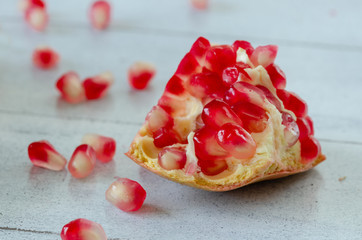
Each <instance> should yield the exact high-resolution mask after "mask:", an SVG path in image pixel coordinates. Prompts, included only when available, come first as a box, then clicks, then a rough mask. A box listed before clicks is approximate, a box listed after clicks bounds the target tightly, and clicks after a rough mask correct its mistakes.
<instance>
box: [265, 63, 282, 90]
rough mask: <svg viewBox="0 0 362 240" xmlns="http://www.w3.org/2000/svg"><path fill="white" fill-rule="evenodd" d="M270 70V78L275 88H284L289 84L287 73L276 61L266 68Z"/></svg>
mask: <svg viewBox="0 0 362 240" xmlns="http://www.w3.org/2000/svg"><path fill="white" fill-rule="evenodd" d="M265 70H266V71H267V72H268V74H269V77H270V80H271V81H272V83H273V86H274V87H275V88H279V89H284V88H285V86H286V84H287V78H286V76H285V73H284V72H283V70H282V69H280V67H279V66H278V65H276V64H274V63H272V64H270V65H269V66H267V67H266V68H265Z"/></svg>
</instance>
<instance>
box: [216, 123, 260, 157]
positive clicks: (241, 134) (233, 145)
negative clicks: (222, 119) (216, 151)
mask: <svg viewBox="0 0 362 240" xmlns="http://www.w3.org/2000/svg"><path fill="white" fill-rule="evenodd" d="M217 142H218V143H219V144H220V146H221V147H223V148H224V149H225V150H226V151H228V152H229V153H230V154H231V155H232V156H233V157H235V158H240V159H247V158H251V157H252V156H254V154H255V152H256V143H255V141H254V139H253V137H252V136H251V135H250V134H249V133H248V132H247V131H246V130H245V129H244V128H242V127H241V126H238V125H236V124H233V123H226V124H224V125H223V126H222V127H221V128H220V130H219V132H218V133H217Z"/></svg>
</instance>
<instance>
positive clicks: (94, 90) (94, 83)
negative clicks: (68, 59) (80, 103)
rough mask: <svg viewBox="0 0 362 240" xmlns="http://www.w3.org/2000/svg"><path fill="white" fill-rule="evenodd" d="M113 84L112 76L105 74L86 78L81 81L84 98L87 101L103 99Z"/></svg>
mask: <svg viewBox="0 0 362 240" xmlns="http://www.w3.org/2000/svg"><path fill="white" fill-rule="evenodd" d="M113 82H114V78H113V75H112V74H111V73H110V72H105V73H102V74H99V75H97V76H94V77H89V78H86V79H85V80H84V81H83V88H84V91H85V96H86V98H87V99H88V100H95V99H100V98H102V97H104V96H105V95H106V94H107V92H108V90H109V88H110V87H111V85H112V84H113Z"/></svg>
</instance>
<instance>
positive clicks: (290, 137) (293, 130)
mask: <svg viewBox="0 0 362 240" xmlns="http://www.w3.org/2000/svg"><path fill="white" fill-rule="evenodd" d="M282 124H283V125H284V126H285V128H284V139H285V141H286V143H287V145H288V146H289V147H291V146H293V145H294V144H295V143H296V142H297V141H298V138H299V128H298V124H297V123H296V122H295V120H294V119H293V117H292V115H290V114H289V113H287V112H282Z"/></svg>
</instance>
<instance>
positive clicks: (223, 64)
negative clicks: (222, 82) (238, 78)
mask: <svg viewBox="0 0 362 240" xmlns="http://www.w3.org/2000/svg"><path fill="white" fill-rule="evenodd" d="M205 61H206V63H205V64H206V68H207V69H209V70H211V71H213V72H216V73H217V74H219V75H220V76H221V75H222V72H223V70H224V69H225V68H227V67H231V66H234V65H235V63H236V53H235V51H234V49H233V48H232V47H231V46H229V45H218V46H213V47H210V48H209V50H208V51H207V52H206V56H205Z"/></svg>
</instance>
